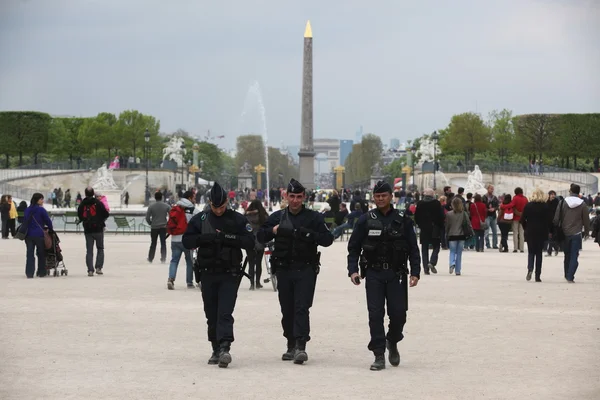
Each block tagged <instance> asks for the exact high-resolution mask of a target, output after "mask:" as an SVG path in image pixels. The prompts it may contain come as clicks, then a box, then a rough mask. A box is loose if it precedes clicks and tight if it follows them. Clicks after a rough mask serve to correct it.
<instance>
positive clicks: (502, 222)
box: [498, 194, 515, 253]
mask: <svg viewBox="0 0 600 400" xmlns="http://www.w3.org/2000/svg"><path fill="white" fill-rule="evenodd" d="M511 202H512V196H511V195H510V194H505V195H504V197H503V198H502V204H501V206H500V208H499V211H498V227H499V228H500V249H499V250H500V253H508V232H510V227H511V225H512V222H513V219H514V217H515V213H514V210H513V208H512V207H510V206H509V205H510V203H511Z"/></svg>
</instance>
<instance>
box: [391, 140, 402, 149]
mask: <svg viewBox="0 0 600 400" xmlns="http://www.w3.org/2000/svg"><path fill="white" fill-rule="evenodd" d="M399 148H400V139H390V149H392V150H394V149H399Z"/></svg>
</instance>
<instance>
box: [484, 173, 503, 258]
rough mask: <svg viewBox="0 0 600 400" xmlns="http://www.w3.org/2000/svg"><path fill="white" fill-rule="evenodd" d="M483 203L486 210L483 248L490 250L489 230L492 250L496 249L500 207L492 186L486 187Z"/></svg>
mask: <svg viewBox="0 0 600 400" xmlns="http://www.w3.org/2000/svg"><path fill="white" fill-rule="evenodd" d="M483 202H484V203H485V207H486V208H487V217H486V222H487V225H488V228H487V230H486V231H485V247H486V248H488V249H489V248H490V230H491V231H492V248H494V249H498V223H497V219H496V217H497V211H498V207H499V206H500V202H499V201H498V198H497V197H496V195H494V185H488V187H487V193H486V194H485V196H483Z"/></svg>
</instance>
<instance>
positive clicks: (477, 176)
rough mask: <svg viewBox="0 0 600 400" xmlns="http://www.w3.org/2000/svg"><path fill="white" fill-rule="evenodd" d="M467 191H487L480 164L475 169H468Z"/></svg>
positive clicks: (483, 192)
mask: <svg viewBox="0 0 600 400" xmlns="http://www.w3.org/2000/svg"><path fill="white" fill-rule="evenodd" d="M465 192H467V193H469V192H470V193H473V194H476V193H479V194H485V193H486V189H485V185H484V183H483V174H482V173H481V170H480V169H479V165H476V166H475V168H474V169H473V171H467V184H466V185H465Z"/></svg>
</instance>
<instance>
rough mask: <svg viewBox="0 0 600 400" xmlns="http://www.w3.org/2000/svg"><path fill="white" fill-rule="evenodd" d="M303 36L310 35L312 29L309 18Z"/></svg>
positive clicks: (307, 36) (308, 36) (309, 36)
mask: <svg viewBox="0 0 600 400" xmlns="http://www.w3.org/2000/svg"><path fill="white" fill-rule="evenodd" d="M304 37H305V38H311V37H312V29H311V28H310V20H309V21H306V30H305V31H304Z"/></svg>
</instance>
